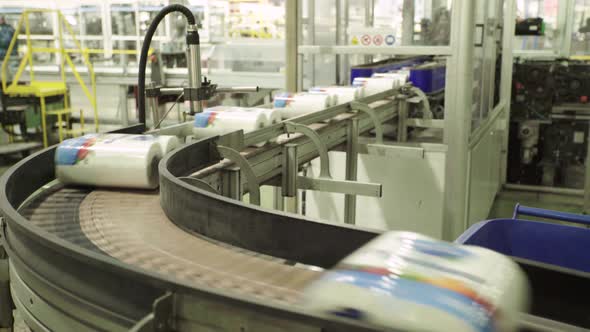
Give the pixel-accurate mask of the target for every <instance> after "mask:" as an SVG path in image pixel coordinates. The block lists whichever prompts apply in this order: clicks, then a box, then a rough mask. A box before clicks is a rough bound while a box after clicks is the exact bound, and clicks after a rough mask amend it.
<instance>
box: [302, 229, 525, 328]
mask: <svg viewBox="0 0 590 332" xmlns="http://www.w3.org/2000/svg"><path fill="white" fill-rule="evenodd" d="M528 298H529V286H528V281H527V279H526V277H525V275H524V273H523V272H522V271H521V270H520V268H519V267H518V265H517V264H516V263H514V262H513V261H512V260H511V259H509V258H507V257H505V256H502V255H500V254H498V253H495V252H493V251H491V250H488V249H484V248H480V247H474V246H460V245H454V244H451V243H446V242H442V241H438V240H434V239H431V238H428V237H426V236H422V235H419V234H415V233H407V232H389V233H385V234H383V235H381V236H379V237H377V238H376V239H374V240H373V241H371V242H369V243H368V244H366V245H365V246H363V247H362V248H360V249H358V250H357V251H355V252H354V253H352V254H351V255H350V256H348V257H346V258H345V259H344V260H342V261H341V262H340V263H339V264H338V266H336V267H335V268H334V269H333V270H330V271H328V272H326V273H325V274H324V275H323V276H322V277H321V278H320V279H319V280H317V281H315V282H314V283H313V284H312V285H311V286H310V287H308V288H307V289H306V290H305V302H304V304H305V306H306V307H307V309H308V310H311V311H313V312H317V313H322V314H331V315H337V316H343V317H348V318H352V319H358V320H364V321H366V322H369V323H371V324H374V325H377V326H382V327H388V328H393V329H399V330H404V331H406V330H408V331H457V332H463V331H465V332H468V331H469V332H480V331H502V332H505V331H516V330H517V327H518V317H519V313H520V312H523V311H526V310H527V308H528ZM426 317H427V319H425V318H426Z"/></svg>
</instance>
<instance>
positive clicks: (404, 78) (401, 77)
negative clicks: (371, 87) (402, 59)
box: [373, 71, 410, 86]
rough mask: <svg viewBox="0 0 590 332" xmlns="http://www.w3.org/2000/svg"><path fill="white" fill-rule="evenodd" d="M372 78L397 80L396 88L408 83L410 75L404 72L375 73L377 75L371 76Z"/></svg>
mask: <svg viewBox="0 0 590 332" xmlns="http://www.w3.org/2000/svg"><path fill="white" fill-rule="evenodd" d="M373 77H376V78H393V79H396V80H397V84H398V86H401V85H404V84H406V83H407V82H408V79H409V78H410V73H409V72H404V71H397V72H395V73H377V74H373Z"/></svg>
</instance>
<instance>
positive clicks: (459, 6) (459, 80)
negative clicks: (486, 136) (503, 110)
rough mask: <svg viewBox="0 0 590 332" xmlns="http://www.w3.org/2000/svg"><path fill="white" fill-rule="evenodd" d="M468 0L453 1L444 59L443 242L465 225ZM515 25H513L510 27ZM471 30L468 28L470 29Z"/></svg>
mask: <svg viewBox="0 0 590 332" xmlns="http://www.w3.org/2000/svg"><path fill="white" fill-rule="evenodd" d="M474 9H475V3H474V1H471V0H455V1H454V2H453V11H452V19H451V24H452V27H451V49H452V50H453V52H452V55H451V56H450V57H449V59H448V60H447V61H448V62H447V82H453V83H452V84H447V88H446V90H445V109H446V110H447V112H446V113H445V130H444V142H445V144H446V145H447V146H448V151H447V156H446V167H445V192H444V202H443V229H442V234H443V236H442V237H443V239H445V240H449V241H452V240H454V239H456V238H457V237H458V236H459V235H460V234H461V233H463V231H464V230H465V226H466V224H467V199H468V191H467V185H468V180H467V177H466V176H465V175H466V174H469V173H468V172H469V168H468V163H469V158H468V145H469V135H470V134H471V126H470V124H471V109H472V108H473V105H472V96H473V93H472V90H473V55H474V46H473V41H474V29H473V26H474V24H475V23H474V16H475V15H474V13H475V10H474ZM512 25H514V24H512ZM469 27H471V28H469Z"/></svg>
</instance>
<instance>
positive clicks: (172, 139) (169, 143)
mask: <svg viewBox="0 0 590 332" xmlns="http://www.w3.org/2000/svg"><path fill="white" fill-rule="evenodd" d="M156 138H157V139H158V143H159V144H160V148H161V149H162V154H164V155H166V154H167V153H168V152H171V151H173V150H175V149H176V148H178V147H179V146H180V141H179V140H178V137H176V136H168V135H160V136H156Z"/></svg>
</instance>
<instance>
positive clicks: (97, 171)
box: [55, 134, 162, 189]
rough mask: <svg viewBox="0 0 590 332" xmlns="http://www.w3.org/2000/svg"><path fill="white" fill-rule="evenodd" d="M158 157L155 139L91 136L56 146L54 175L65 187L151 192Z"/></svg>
mask: <svg viewBox="0 0 590 332" xmlns="http://www.w3.org/2000/svg"><path fill="white" fill-rule="evenodd" d="M161 158H162V148H161V147H160V143H159V141H158V139H157V138H156V137H155V136H152V135H126V134H90V135H85V136H82V137H78V138H72V139H68V140H65V141H63V142H62V143H61V144H60V145H58V147H57V149H56V151H55V172H56V177H57V179H58V180H59V181H60V182H62V183H64V184H68V185H87V186H96V187H120V188H139V189H154V188H156V187H157V186H158V184H159V182H158V162H159V161H160V159H161Z"/></svg>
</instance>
